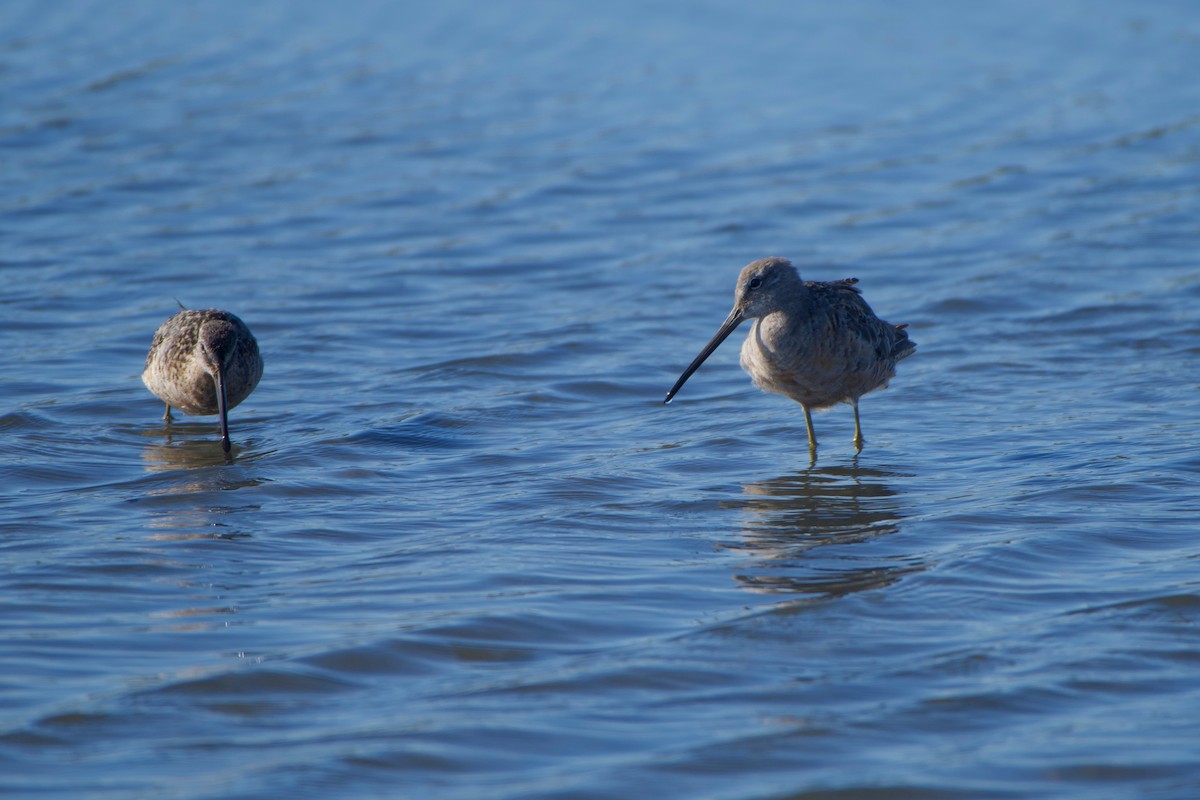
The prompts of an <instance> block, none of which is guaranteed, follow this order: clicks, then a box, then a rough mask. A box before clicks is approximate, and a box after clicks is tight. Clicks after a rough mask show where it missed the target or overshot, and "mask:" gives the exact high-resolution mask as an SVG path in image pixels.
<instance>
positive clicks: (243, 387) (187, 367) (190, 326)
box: [142, 308, 263, 453]
mask: <svg viewBox="0 0 1200 800" xmlns="http://www.w3.org/2000/svg"><path fill="white" fill-rule="evenodd" d="M262 371H263V361H262V356H261V355H259V353H258V342H256V341H255V340H254V334H252V333H251V332H250V329H249V328H247V327H246V323H244V322H242V321H241V320H240V319H238V318H237V317H235V316H234V315H233V314H230V313H229V312H228V311H222V310H220V309H218V308H210V309H206V310H204V311H188V310H186V309H185V310H184V311H180V312H179V313H178V314H176V315H175V316H173V317H171V318H170V319H168V320H167V321H166V322H164V323H163V324H162V325H160V326H159V327H158V330H157V331H155V332H154V341H153V342H151V343H150V353H149V354H148V355H147V356H146V368H145V369H144V370H143V371H142V383H144V384H146V388H147V389H149V390H150V391H151V392H154V394H156V395H157V396H158V397H159V399H160V400H162V401H163V402H164V403H166V404H167V411H166V413H165V414H163V419H165V420H167V421H170V419H171V407H172V406H174V407H175V408H178V409H179V410H180V411H182V412H183V413H185V414H220V415H221V447H223V448H224V449H225V452H226V453H228V452H229V409H231V408H234V407H236V406H237V404H238V403H240V402H242V401H243V400H245V399H246V398H247V397H249V396H250V393H251V392H253V391H254V387H255V386H257V385H258V379H259V378H261V377H262Z"/></svg>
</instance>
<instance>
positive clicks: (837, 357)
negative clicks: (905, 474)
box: [663, 258, 917, 452]
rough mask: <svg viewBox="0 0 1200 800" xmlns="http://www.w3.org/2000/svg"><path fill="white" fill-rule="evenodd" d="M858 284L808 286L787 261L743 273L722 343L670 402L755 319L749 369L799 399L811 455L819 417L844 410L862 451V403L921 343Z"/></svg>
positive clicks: (745, 352) (762, 263) (767, 387)
mask: <svg viewBox="0 0 1200 800" xmlns="http://www.w3.org/2000/svg"><path fill="white" fill-rule="evenodd" d="M856 283H858V279H857V278H847V279H845V280H840V281H830V282H828V283H826V282H822V281H802V280H800V274H799V273H798V272H796V268H795V267H793V266H792V263H791V262H790V261H788V260H787V259H786V258H763V259H760V260H758V261H755V262H754V263H752V264H748V265H746V267H745V268H744V269H742V274H741V275H739V276H738V282H737V291H736V292H735V293H734V301H733V310H732V311H730V312H729V317H728V318H726V320H725V322H724V324H722V325H721V328H720V330H718V331H717V334H716V336H714V337H713V338H712V340H711V341H710V342H709V343H708V344H706V345H705V346H704V349H703V350H701V351H700V355H698V356H696V359H695V360H694V361H692V363H691V364H689V365H688V368H687V369H685V370H684V371H683V374H682V375H680V376H679V380H677V381H675V385H674V386H672V387H671V391H669V392H667V399H666V400H664V401H663V402H664V403H669V402H671V398H673V397H674V396H675V394H676V392H678V391H679V389H680V387H681V386H683V384H684V382H685V381H687V379H688V378H690V377H691V376H692V373H693V372H695V371H696V370H697V369H698V368H699V367H700V365H701V364H703V363H704V359H706V358H708V357H709V356H710V355H712V353H713V351H714V350H716V349H717V347H718V346H720V344H721V342H723V341H725V339H726V337H728V336H729V334H731V333H733V329H734V328H736V327H737V326H738V325H740V324H741V323H742V321H743V320H746V319H753V320H754V327H752V328H751V329H750V333H749V335H748V336H747V337H746V341H745V343H744V344H743V345H742V368H743V369H744V370H746V372H748V373H750V377H751V379H753V381H754V384H755V385H756V386H757V387H758V388H760V389H762V390H763V391H766V392H773V393H775V394H782V395H785V396H787V397H790V398H792V399H793V400H795V401H796V402H797V403H799V404H800V405H801V407H802V408H803V409H804V424H805V425H807V426H808V448H809V450H810V451H813V452H815V451H816V449H817V436H816V434H815V433H814V432H813V424H812V412H813V411H814V410H820V409H822V408H829V407H830V406H834V405H836V404H838V403H850V404H851V405H852V406H854V447H855V449H856V450H857V451H860V452H861V451H862V446H863V436H862V428H861V427H860V426H859V424H858V398H860V397H862V396H863V395H864V394H866V393H867V392H869V391H871V390H873V389H880V388H883V387H885V386H887V383H888V381H889V380H890V379H891V377H892V376H893V375H895V374H896V362H897V361H900V360H901V359H903V358H906V357H908V356H910V355H912V352H913V350H915V349H916V346H917V345H916V343H915V342H913V341H912V340H911V339H909V338H908V334H907V333H906V332H905V330H904V329H905V328H906V327H907V326H906V325H892V324H890V323H887V322H884V321H883V320H881V319H880V318H879V317H877V316H875V312H874V311H872V310H871V307H870V306H868V305H867V302H866V301H865V300H863V299H862V293H861V292H860V291H859V289H858V287H856V286H855V284H856Z"/></svg>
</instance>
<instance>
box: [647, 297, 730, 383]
mask: <svg viewBox="0 0 1200 800" xmlns="http://www.w3.org/2000/svg"><path fill="white" fill-rule="evenodd" d="M743 319H745V317H743V316H742V312H741V309H738V308H735V309H733V311H730V312H729V316H728V317H726V318H725V321H724V322H723V323H721V327H720V329H719V330H717V334H716V335H715V336H713V337H712V339H711V340H710V341H709V343H708V344H706V345H704V349H703V350H701V351H700V355H698V356H696V358H695V359H694V360H693V361H692V363H691V364H688V368H687V369H685V370H684V371H683V374H682V375H680V376H679V380H677V381H675V385H674V386H672V387H671V391H669V392H667V399H666V400H663V403H669V402H671V398H673V397H674V396H675V395H676V393H678V392H679V390H680V388H682V387H683V384H685V383H687V379H688V378H690V377H692V373H693V372H695V371H696V370H698V369H700V365H701V364H703V363H704V359H706V358H708V357H709V356H711V355H712V354H713V351H714V350H716V349H717V348H718V347H720V346H721V342H723V341H725V340H726V339H728V338H729V334H731V333H733V329H734V328H736V327H737V326H738V325H741V324H742V320H743Z"/></svg>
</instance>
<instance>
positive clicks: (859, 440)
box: [854, 399, 866, 453]
mask: <svg viewBox="0 0 1200 800" xmlns="http://www.w3.org/2000/svg"><path fill="white" fill-rule="evenodd" d="M864 441H866V440H865V439H863V435H862V426H861V425H859V424H858V400H857V399H855V401H854V449H855V451H856V452H859V453H861V452H862V448H863V442H864Z"/></svg>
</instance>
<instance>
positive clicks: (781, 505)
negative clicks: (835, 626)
mask: <svg viewBox="0 0 1200 800" xmlns="http://www.w3.org/2000/svg"><path fill="white" fill-rule="evenodd" d="M896 477H898V473H892V472H888V471H886V470H881V469H877V468H873V467H860V466H858V465H857V464H854V465H850V466H837V467H822V468H813V469H808V470H804V471H802V472H797V473H793V474H788V475H783V476H780V477H778V478H773V479H771V480H766V481H759V482H755V483H747V484H744V485H743V487H742V492H743V497H742V498H741V499H740V500H734V501H729V502H728V503H727V507H735V508H739V509H741V510H742V511H743V512H744V513H745V521H744V523H743V525H742V531H741V539H740V540H739V541H737V542H732V543H728V544H726V545H725V546H726V547H727V548H728V549H729V550H731V551H735V552H741V553H744V554H746V555H748V556H751V561H750V562H749V563H748V564H747V567H746V569H745V571H744V572H742V573H739V574H737V575H736V576H735V577H736V579H737V581H738V583H739V584H741V586H742V587H743V588H745V589H747V590H749V591H752V592H756V593H765V594H804V595H818V596H822V597H840V596H842V595H846V594H850V593H852V592H858V591H862V590H864V589H876V588H881V587H884V586H887V585H889V584H891V583H893V582H895V581H896V580H898V579H900V578H901V577H903V576H904V575H906V574H908V573H910V572H913V571H915V570H917V569H919V568H920V566H919V565H914V564H912V563H911V561H906V562H905V563H902V564H892V563H880V560H879V559H878V558H872V557H871V556H870V555H867V554H860V553H857V552H854V551H846V550H844V549H842V548H840V547H838V548H837V549H836V550H830V551H827V552H822V553H820V554H818V553H815V552H814V551H815V550H816V549H817V548H821V547H829V546H832V545H858V544H864V543H867V542H870V541H872V540H876V539H878V538H880V537H883V536H888V535H890V534H893V533H896V532H897V531H899V530H900V524H901V520H902V517H903V515H902V512H901V508H900V503H899V500H898V496H897V493H896V491H895V490H894V489H892V488H891V486H890V483H889V482H890V480H891V479H893V478H896ZM864 561H869V564H866V565H864V563H863V562H864Z"/></svg>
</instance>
